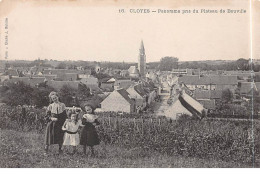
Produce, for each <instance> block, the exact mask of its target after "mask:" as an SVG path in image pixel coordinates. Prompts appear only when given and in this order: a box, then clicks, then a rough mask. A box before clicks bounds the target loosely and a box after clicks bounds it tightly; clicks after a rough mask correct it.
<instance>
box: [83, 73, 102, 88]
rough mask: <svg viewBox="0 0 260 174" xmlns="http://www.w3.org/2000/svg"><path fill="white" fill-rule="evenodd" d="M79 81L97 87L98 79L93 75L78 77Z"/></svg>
mask: <svg viewBox="0 0 260 174" xmlns="http://www.w3.org/2000/svg"><path fill="white" fill-rule="evenodd" d="M80 82H81V83H83V84H85V85H87V86H88V87H98V79H97V78H96V77H93V76H89V77H87V78H82V79H80Z"/></svg>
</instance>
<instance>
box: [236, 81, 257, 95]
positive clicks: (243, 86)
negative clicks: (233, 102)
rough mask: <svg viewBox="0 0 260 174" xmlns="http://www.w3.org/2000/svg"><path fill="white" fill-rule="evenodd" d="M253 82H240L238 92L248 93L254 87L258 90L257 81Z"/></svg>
mask: <svg viewBox="0 0 260 174" xmlns="http://www.w3.org/2000/svg"><path fill="white" fill-rule="evenodd" d="M252 84H253V82H241V87H240V93H243V94H247V93H249V92H250V91H251V90H252V89H255V90H259V89H260V88H258V87H260V86H259V82H256V83H255V84H253V85H252Z"/></svg>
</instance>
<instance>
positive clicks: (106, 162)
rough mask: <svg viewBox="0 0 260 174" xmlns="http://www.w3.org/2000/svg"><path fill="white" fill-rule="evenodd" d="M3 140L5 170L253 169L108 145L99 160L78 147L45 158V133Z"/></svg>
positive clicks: (5, 134)
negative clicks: (75, 149) (75, 151)
mask: <svg viewBox="0 0 260 174" xmlns="http://www.w3.org/2000/svg"><path fill="white" fill-rule="evenodd" d="M0 137H1V141H0V156H1V160H0V167H1V168H5V167H8V168H19V167H21V168H31V167H34V168H43V167H44V168H65V167H69V168H77V167H87V168H110V167H113V168H119V167H120V168H121V167H134V168H140V167H146V168H149V167H164V168H168V167H171V168H183V167H185V168H188V167H200V168H203V167H252V166H251V165H250V164H239V163H235V162H225V161H218V160H205V159H198V158H187V157H183V156H168V155H165V154H161V153H158V152H154V153H152V154H150V153H145V152H143V151H142V150H141V149H140V148H135V149H125V148H120V147H117V146H112V145H105V144H104V143H101V145H99V146H96V149H95V152H96V157H90V156H89V155H87V156H84V155H83V154H82V153H81V152H82V147H79V148H78V152H77V154H75V155H70V154H69V152H66V151H65V152H64V153H63V154H61V155H59V154H58V153H57V150H58V149H57V147H56V146H54V147H52V148H51V149H50V150H51V152H50V153H49V154H48V156H45V155H44V154H43V152H44V151H43V147H44V146H43V143H42V142H43V135H42V134H37V133H32V132H30V133H24V132H18V131H13V130H1V135H0ZM68 150H71V149H68Z"/></svg>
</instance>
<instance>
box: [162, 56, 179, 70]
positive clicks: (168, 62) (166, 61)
mask: <svg viewBox="0 0 260 174" xmlns="http://www.w3.org/2000/svg"><path fill="white" fill-rule="evenodd" d="M173 68H178V58H176V57H163V58H161V60H160V65H159V70H161V71H172V69H173Z"/></svg>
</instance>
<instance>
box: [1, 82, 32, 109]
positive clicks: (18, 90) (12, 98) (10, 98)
mask: <svg viewBox="0 0 260 174" xmlns="http://www.w3.org/2000/svg"><path fill="white" fill-rule="evenodd" d="M32 96H33V88H32V87H31V86H29V85H26V84H24V83H23V82H18V83H8V84H7V85H6V86H2V87H1V97H2V101H3V102H4V103H6V104H7V105H11V106H18V105H30V104H31V103H32V102H31V99H32Z"/></svg>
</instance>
